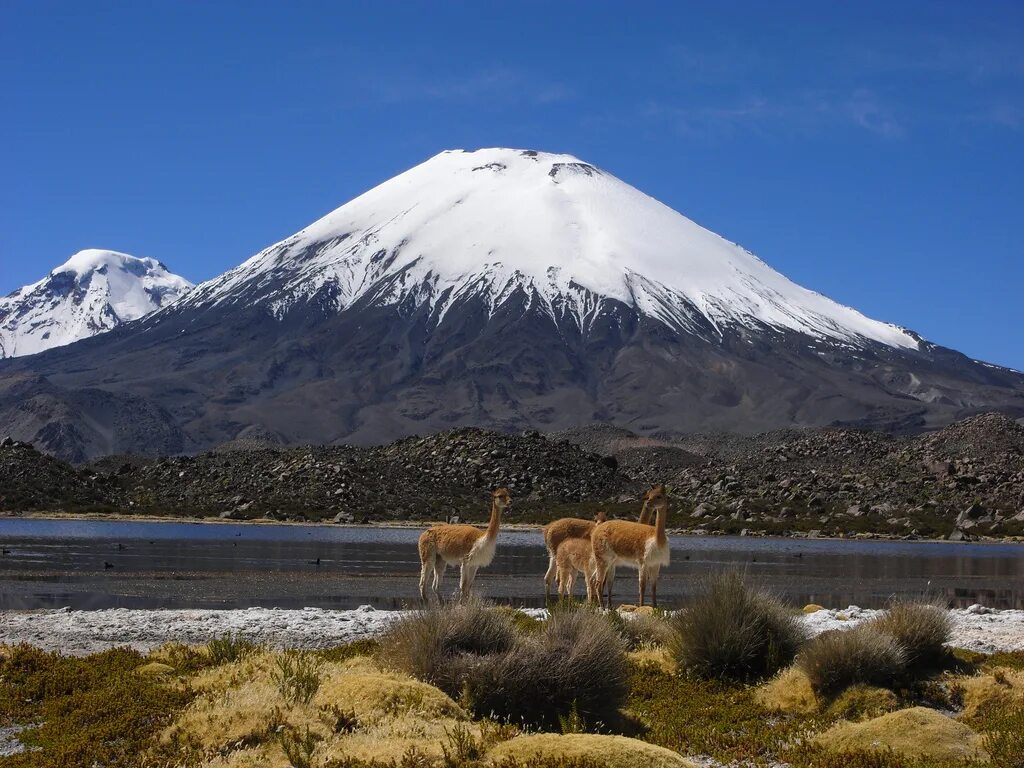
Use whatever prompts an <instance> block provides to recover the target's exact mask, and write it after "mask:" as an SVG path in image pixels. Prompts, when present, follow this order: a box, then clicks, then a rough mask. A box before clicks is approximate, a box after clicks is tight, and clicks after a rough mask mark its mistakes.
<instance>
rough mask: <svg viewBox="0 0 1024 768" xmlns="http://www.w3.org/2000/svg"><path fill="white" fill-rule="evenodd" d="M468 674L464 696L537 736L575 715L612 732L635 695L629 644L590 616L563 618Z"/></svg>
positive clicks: (468, 664)
mask: <svg viewBox="0 0 1024 768" xmlns="http://www.w3.org/2000/svg"><path fill="white" fill-rule="evenodd" d="M460 666H461V673H460V680H461V687H460V690H461V691H462V692H463V693H464V695H465V696H466V698H467V699H468V701H469V703H470V706H471V707H472V708H473V710H474V712H476V713H477V714H478V715H481V716H489V717H495V718H497V719H500V720H505V721H508V722H513V723H517V724H520V725H525V726H529V727H534V728H544V729H549V730H550V729H556V728H558V727H559V723H560V720H561V718H564V717H567V716H569V714H570V713H571V712H573V711H575V712H576V714H577V715H578V716H579V717H580V718H582V720H583V721H584V722H585V723H586V724H587V726H588V727H589V728H600V727H601V726H602V725H603V726H608V725H611V724H613V723H615V722H616V721H618V719H619V711H618V710H619V707H620V706H621V704H622V703H623V701H625V698H626V694H627V692H628V669H627V666H626V656H625V648H624V646H623V643H622V640H621V638H620V637H619V635H618V634H617V633H616V631H615V629H614V627H613V626H612V625H611V623H610V622H608V621H607V619H606V618H605V617H604V616H602V615H601V614H600V613H597V612H595V611H593V610H589V609H586V608H580V609H576V610H565V609H563V610H559V611H555V612H553V613H552V614H551V616H550V618H549V619H548V620H547V622H545V624H544V627H543V629H542V630H541V632H539V633H538V634H536V635H532V636H528V637H524V638H521V639H520V641H519V642H518V643H517V645H516V646H515V647H514V648H512V649H511V650H509V651H507V652H505V653H497V654H490V655H488V656H481V657H477V658H475V659H467V658H464V659H463V660H462V663H461V665H460Z"/></svg>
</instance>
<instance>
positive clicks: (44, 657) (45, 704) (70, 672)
mask: <svg viewBox="0 0 1024 768" xmlns="http://www.w3.org/2000/svg"><path fill="white" fill-rule="evenodd" d="M145 663H147V659H146V658H145V657H144V656H142V655H141V654H139V653H137V652H136V651H133V650H130V649H127V648H115V649H113V650H109V651H104V652H103V653H98V654H94V655H92V656H85V657H65V656H61V655H60V654H58V653H46V652H44V651H40V650H39V649H37V648H34V647H31V646H28V645H21V646H16V647H15V648H13V649H11V650H10V652H9V653H8V654H7V655H5V656H0V723H5V724H6V723H11V722H14V723H36V724H38V725H33V726H31V727H30V728H29V729H27V730H25V731H23V732H21V733H20V734H19V739H20V740H21V741H23V742H24V743H25V744H26V745H28V746H29V747H30V748H31V747H38V748H40V749H39V751H27V752H22V753H20V754H17V755H10V756H7V757H3V758H0V763H2V764H3V765H4V767H5V768H71V766H80V765H81V766H92V765H102V766H104V767H105V768H134V766H137V765H138V764H139V762H138V761H139V755H140V754H141V753H143V752H144V751H145V750H146V749H147V748H148V746H149V745H150V744H151V743H152V740H153V737H154V736H155V735H156V733H158V732H159V731H160V730H161V729H162V728H163V727H164V726H166V725H167V724H168V723H169V722H170V721H171V719H172V718H173V717H174V715H175V713H177V712H178V711H180V710H181V709H183V708H184V707H185V706H186V705H187V704H188V702H189V701H190V700H191V698H192V694H191V693H190V692H188V691H184V690H180V689H177V688H174V687H171V686H167V685H164V684H162V683H160V682H159V681H157V680H155V679H153V678H148V677H144V676H140V675H137V674H135V670H136V669H137V668H138V667H140V666H141V665H143V664H145Z"/></svg>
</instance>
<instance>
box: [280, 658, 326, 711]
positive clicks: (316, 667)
mask: <svg viewBox="0 0 1024 768" xmlns="http://www.w3.org/2000/svg"><path fill="white" fill-rule="evenodd" d="M274 664H275V666H276V668H275V669H274V671H273V672H272V673H271V676H272V678H273V680H274V683H276V685H277V688H278V690H279V691H280V692H281V696H283V697H284V699H285V700H286V701H290V702H292V703H294V704H300V703H301V704H309V702H310V701H312V700H313V697H314V696H315V695H316V692H317V691H318V690H320V681H321V675H320V670H321V668H322V666H323V661H322V660H321V659H320V658H318V657H317V656H314V655H312V654H310V653H304V652H302V651H290V650H289V651H285V652H284V653H282V654H280V655H279V656H276V657H275V658H274Z"/></svg>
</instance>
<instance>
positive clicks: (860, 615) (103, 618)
mask: <svg viewBox="0 0 1024 768" xmlns="http://www.w3.org/2000/svg"><path fill="white" fill-rule="evenodd" d="M526 612H527V613H529V614H530V615H533V616H543V614H544V611H543V610H540V609H530V610H527V611H526ZM878 613H879V611H875V610H868V609H862V608H858V607H857V606H850V607H848V608H845V609H841V610H839V609H825V610H822V611H818V612H817V613H813V614H810V615H807V616H804V617H803V619H802V620H803V621H805V622H806V624H807V626H808V628H809V629H810V630H811V632H812V633H813V634H818V633H820V632H824V631H826V630H829V629H842V628H848V627H853V626H856V625H857V624H859V623H860V622H862V621H865V620H866V619H869V618H871V617H872V616H874V615H876V614H878ZM403 614H404V612H403V611H379V610H374V609H373V608H371V607H370V606H368V605H367V606H362V607H360V608H357V609H355V610H351V611H332V610H324V609H320V608H304V609H302V610H279V609H273V608H249V609H246V610H223V611H220V610H162V611H161V610H157V611H151V610H129V609H123V608H117V609H110V610H100V611H71V610H66V609H62V610H56V611H25V612H21V611H7V612H0V643H21V642H25V643H31V644H33V645H37V646H39V647H41V648H44V649H46V650H59V651H61V652H63V653H67V654H87V653H95V652H98V651H102V650H104V649H107V648H111V647H114V646H118V645H130V646H132V647H134V648H138V649H139V650H142V651H147V650H150V649H152V648H155V647H156V646H158V645H160V644H161V643H164V642H168V641H179V642H183V643H205V642H207V641H209V640H210V639H212V638H215V637H221V636H223V635H226V634H229V633H230V634H232V635H236V636H239V637H244V638H247V639H249V640H253V641H255V642H260V643H266V644H268V645H271V646H275V647H288V648H324V647H330V646H334V645H339V644H341V643H345V642H349V641H351V640H359V639H361V638H366V637H372V636H374V635H377V634H380V633H381V632H383V631H384V630H385V629H386V628H387V626H388V625H389V624H390V623H391V622H393V621H395V620H396V619H397V618H399V617H400V616H402V615H403ZM950 615H951V616H952V618H953V625H954V629H953V641H952V644H953V645H955V646H957V647H960V648H967V649H970V650H974V651H980V652H983V653H992V652H994V651H1021V650H1024V610H1005V611H997V610H993V609H989V608H984V607H982V606H971V607H970V608H966V609H954V610H951V611H950Z"/></svg>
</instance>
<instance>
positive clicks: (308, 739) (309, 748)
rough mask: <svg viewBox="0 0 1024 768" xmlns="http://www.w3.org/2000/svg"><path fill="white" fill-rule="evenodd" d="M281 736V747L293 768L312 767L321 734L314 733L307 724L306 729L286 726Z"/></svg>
mask: <svg viewBox="0 0 1024 768" xmlns="http://www.w3.org/2000/svg"><path fill="white" fill-rule="evenodd" d="M280 738H281V749H282V751H284V754H285V757H287V758H288V762H289V763H290V764H291V765H292V768H312V765H313V752H314V750H316V745H317V744H318V743H319V742H320V741H321V740H322V739H321V737H320V736H318V735H317V734H315V733H312V732H311V731H310V730H309V726H306V730H305V731H300V730H299V729H298V728H291V727H286V728H284V729H283V730H282V731H281V736H280Z"/></svg>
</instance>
